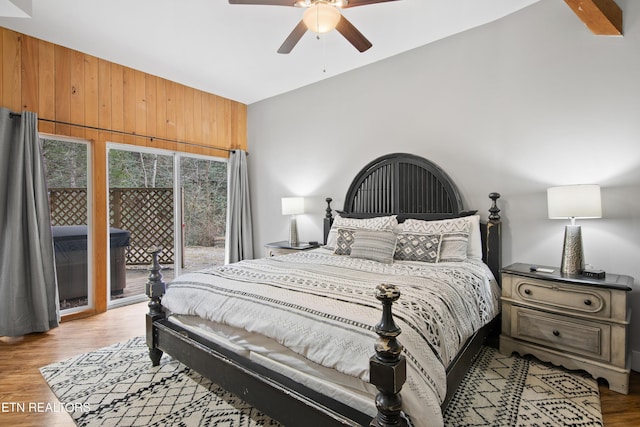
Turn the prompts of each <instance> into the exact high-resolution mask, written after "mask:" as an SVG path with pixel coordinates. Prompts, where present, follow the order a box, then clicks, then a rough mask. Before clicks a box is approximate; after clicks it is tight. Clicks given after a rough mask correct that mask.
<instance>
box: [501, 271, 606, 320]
mask: <svg viewBox="0 0 640 427" xmlns="http://www.w3.org/2000/svg"><path fill="white" fill-rule="evenodd" d="M512 285H513V287H512V294H511V298H512V299H513V300H515V301H521V302H526V303H529V304H533V305H535V306H547V307H551V308H555V309H559V310H560V311H562V312H566V311H567V310H569V311H572V312H574V313H577V314H584V315H589V316H595V317H599V318H602V319H609V318H611V291H609V290H608V289H597V288H595V287H586V286H579V285H573V286H571V285H567V284H560V283H556V282H552V281H543V280H536V279H531V278H527V277H517V278H514V281H513V283H512Z"/></svg>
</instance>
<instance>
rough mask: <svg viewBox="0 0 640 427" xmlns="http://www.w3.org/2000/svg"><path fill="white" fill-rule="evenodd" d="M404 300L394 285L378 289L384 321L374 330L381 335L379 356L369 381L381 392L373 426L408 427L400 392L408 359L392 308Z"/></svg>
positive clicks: (372, 362) (371, 364)
mask: <svg viewBox="0 0 640 427" xmlns="http://www.w3.org/2000/svg"><path fill="white" fill-rule="evenodd" d="M398 298H400V291H399V290H398V288H397V287H396V286H394V285H388V284H381V285H378V286H377V287H376V299H378V301H380V302H382V319H380V322H379V323H378V324H377V325H376V326H375V327H374V330H375V332H376V333H377V334H378V340H377V341H376V344H375V350H376V354H375V355H373V356H372V357H371V359H369V381H370V382H371V384H373V385H375V386H376V388H377V389H378V391H379V392H380V393H378V395H377V396H376V408H378V414H377V415H376V417H375V418H374V419H373V420H371V424H370V427H391V426H397V427H406V426H407V420H406V419H405V418H404V417H403V416H402V397H401V396H400V390H401V389H402V385H403V384H404V382H405V381H406V379H407V360H406V359H405V357H404V356H403V355H402V354H401V353H402V344H400V343H399V342H398V340H396V338H397V336H398V335H400V332H401V331H400V328H399V327H398V326H396V324H395V322H394V321H393V314H392V312H391V305H392V304H393V302H394V301H396V300H397V299H398Z"/></svg>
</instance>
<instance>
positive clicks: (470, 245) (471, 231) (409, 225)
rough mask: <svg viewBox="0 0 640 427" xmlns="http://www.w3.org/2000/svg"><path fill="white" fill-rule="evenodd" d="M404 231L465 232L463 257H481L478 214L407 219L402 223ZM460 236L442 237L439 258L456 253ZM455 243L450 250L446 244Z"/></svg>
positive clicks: (431, 232) (427, 232)
mask: <svg viewBox="0 0 640 427" xmlns="http://www.w3.org/2000/svg"><path fill="white" fill-rule="evenodd" d="M402 225H403V232H404V233H420V234H443V235H444V234H451V233H453V234H458V233H463V234H466V236H467V238H466V246H465V253H466V256H465V257H464V259H467V258H472V259H478V260H481V259H482V242H481V239H480V216H479V215H471V216H467V217H463V218H453V219H444V220H438V221H422V220H417V219H407V220H406V221H405V222H403V223H402ZM463 240H464V239H463V238H462V236H461V237H460V238H458V239H456V238H452V237H449V238H446V237H443V239H442V243H441V244H440V259H442V258H443V256H444V255H443V252H444V253H445V254H447V253H449V252H451V253H453V254H457V253H458V251H459V250H461V245H462V244H464V243H463ZM449 245H455V246H456V247H455V248H452V249H451V250H450V251H449V250H448V248H447V246H449ZM451 258H456V259H459V258H461V257H460V256H452V257H451Z"/></svg>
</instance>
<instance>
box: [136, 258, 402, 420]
mask: <svg viewBox="0 0 640 427" xmlns="http://www.w3.org/2000/svg"><path fill="white" fill-rule="evenodd" d="M161 251H162V249H161V248H160V247H152V248H150V249H149V251H148V252H149V253H150V254H151V256H152V260H153V261H152V264H151V266H150V268H149V279H148V281H147V284H146V293H147V295H148V296H149V313H147V314H146V332H147V336H146V339H147V345H148V347H149V357H150V359H151V362H152V364H153V366H158V365H159V364H160V359H161V357H162V354H163V350H164V351H166V352H167V353H168V354H170V355H171V356H172V357H173V358H174V359H177V360H179V361H181V362H182V363H184V364H185V365H187V366H189V367H191V368H192V369H195V370H196V371H198V372H199V373H200V374H202V375H204V376H205V377H207V378H209V379H210V380H211V381H213V382H216V383H217V384H219V385H220V386H222V387H223V388H225V389H227V390H228V391H230V392H231V393H235V394H237V395H238V396H239V397H241V398H242V399H243V400H245V401H246V402H247V403H249V404H250V405H253V406H254V407H255V408H257V409H258V410H260V411H262V412H264V413H265V414H267V415H269V416H271V417H272V418H274V419H278V420H279V421H281V422H285V424H286V423H293V424H296V423H299V422H300V421H301V420H305V421H307V422H308V423H309V425H326V426H362V425H367V424H369V425H370V426H371V427H391V426H396V427H405V426H406V425H407V421H406V419H405V417H404V415H403V414H402V398H401V396H400V390H401V388H402V385H403V384H404V382H405V381H406V377H407V372H406V359H405V357H404V356H402V354H401V353H402V345H401V344H400V343H399V342H398V340H397V337H398V335H399V334H400V332H401V331H400V328H399V327H398V326H396V324H395V322H394V320H393V313H392V304H393V303H394V302H395V301H397V300H398V298H400V291H399V290H398V289H397V287H395V286H393V285H386V284H381V285H379V286H378V287H377V288H376V298H377V299H378V300H379V301H380V302H381V303H382V317H381V319H380V322H378V324H376V325H375V327H374V330H375V332H376V333H377V334H378V340H377V341H376V342H375V345H374V344H373V343H372V346H373V348H374V350H375V354H374V355H373V356H372V357H371V359H370V361H369V365H370V382H371V383H372V384H373V385H375V386H376V388H377V389H378V391H379V393H378V395H377V396H376V400H375V404H376V407H377V409H378V414H377V415H376V417H375V418H374V419H373V420H371V416H370V415H369V416H367V415H366V414H363V413H361V412H359V411H357V410H355V409H354V408H350V407H348V406H347V405H345V404H344V403H342V402H339V401H336V400H333V399H332V398H329V397H327V396H324V395H321V394H319V393H317V392H315V391H314V390H311V389H309V388H308V387H305V386H302V385H300V384H298V383H295V382H293V381H292V380H291V379H289V378H287V377H285V376H283V375H282V374H278V373H276V372H273V371H271V370H269V369H267V368H265V367H262V366H260V365H257V364H255V363H254V362H252V361H249V360H248V359H247V360H243V359H242V357H240V356H236V355H235V354H234V353H232V352H230V351H229V350H226V349H224V348H222V347H219V346H218V345H217V344H215V343H213V342H210V341H207V340H206V339H204V338H202V337H199V336H197V335H193V334H192V333H190V332H188V331H186V330H184V329H182V328H180V327H178V326H176V325H172V324H171V323H170V322H169V321H168V320H167V318H166V314H165V312H164V310H163V308H162V303H161V299H162V296H163V295H164V293H165V289H166V285H165V282H163V281H162V273H161V267H160V264H159V262H158V257H159V255H160V252H161Z"/></svg>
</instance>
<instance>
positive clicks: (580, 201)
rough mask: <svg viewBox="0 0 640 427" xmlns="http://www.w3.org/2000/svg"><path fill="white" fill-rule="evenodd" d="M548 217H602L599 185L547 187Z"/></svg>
mask: <svg viewBox="0 0 640 427" xmlns="http://www.w3.org/2000/svg"><path fill="white" fill-rule="evenodd" d="M547 208H548V209H549V218H550V219H567V218H602V203H601V199H600V186H599V185H582V184H581V185H564V186H561V187H551V188H549V189H547Z"/></svg>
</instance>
